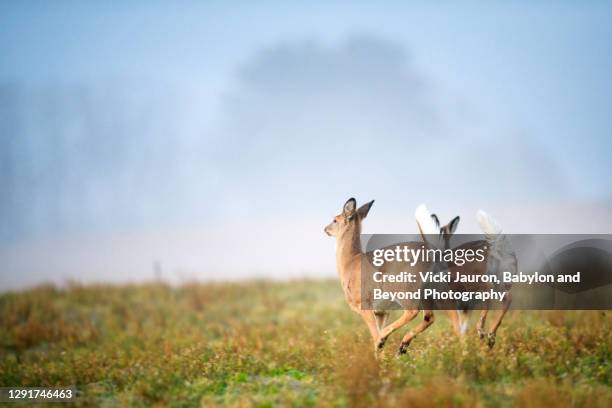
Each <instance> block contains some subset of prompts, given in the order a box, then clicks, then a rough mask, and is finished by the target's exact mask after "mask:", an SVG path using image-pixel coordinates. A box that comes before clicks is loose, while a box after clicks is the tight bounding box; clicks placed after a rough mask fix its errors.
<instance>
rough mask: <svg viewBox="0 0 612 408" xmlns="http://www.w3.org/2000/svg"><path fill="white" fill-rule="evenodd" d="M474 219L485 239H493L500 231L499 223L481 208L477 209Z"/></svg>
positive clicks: (497, 236)
mask: <svg viewBox="0 0 612 408" xmlns="http://www.w3.org/2000/svg"><path fill="white" fill-rule="evenodd" d="M476 220H477V221H478V225H480V229H482V232H484V234H485V237H486V238H487V241H495V240H496V239H497V238H499V235H501V233H502V228H501V225H499V223H498V222H497V221H495V220H494V219H493V217H491V216H490V215H489V214H487V213H486V212H484V211H483V210H478V212H477V213H476Z"/></svg>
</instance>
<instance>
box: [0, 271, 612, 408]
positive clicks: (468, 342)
mask: <svg viewBox="0 0 612 408" xmlns="http://www.w3.org/2000/svg"><path fill="white" fill-rule="evenodd" d="M475 318H476V316H475V315H474V316H472V320H475ZM419 319H420V317H419ZM416 322H417V321H415V322H413V323H412V324H411V325H410V326H413V325H415V324H416ZM610 327H611V323H610V314H609V313H604V312H511V313H509V315H508V316H507V318H506V320H505V321H504V324H503V325H502V327H501V329H500V330H499V332H498V337H497V344H496V345H495V348H494V349H493V350H488V349H487V348H486V346H484V345H482V344H480V342H479V341H478V339H477V338H476V337H477V336H476V335H475V333H474V325H473V323H472V325H471V327H470V333H469V335H468V336H467V337H466V338H465V339H463V340H459V339H457V338H456V337H455V336H453V334H452V331H451V329H450V324H449V322H448V321H447V319H446V316H445V313H443V312H438V313H437V315H436V322H435V323H434V325H433V326H432V327H431V328H430V329H429V330H427V331H425V332H424V333H423V334H422V335H420V336H419V337H417V338H416V339H415V340H414V341H413V342H412V344H411V345H410V350H409V352H408V354H407V355H404V356H402V357H397V356H396V355H395V353H396V351H397V348H398V346H399V342H400V339H401V335H400V334H399V333H396V334H394V335H393V336H391V337H390V339H389V341H388V342H387V345H386V350H385V352H384V353H383V354H382V355H381V356H380V358H379V359H375V358H374V353H373V345H372V343H371V341H370V339H369V335H368V333H367V329H366V326H365V324H363V323H362V322H361V320H360V318H359V317H358V316H357V315H356V314H354V313H353V312H351V311H350V310H349V308H348V306H347V305H346V304H345V303H344V299H343V294H342V291H341V289H340V285H339V283H338V282H335V281H295V282H287V283H270V282H260V281H256V282H246V283H241V284H229V283H228V284H207V285H200V284H190V285H184V286H182V287H178V288H173V287H170V286H166V285H162V284H147V285H133V286H110V285H108V286H107V285H99V286H79V285H73V286H70V287H68V288H66V289H57V288H54V287H51V286H44V287H39V288H35V289H32V290H28V291H25V292H20V293H5V294H2V295H0V385H1V386H60V385H70V384H75V385H76V387H77V389H78V390H79V400H78V404H80V405H84V406H90V405H96V406H98V405H102V406H117V405H120V406H127V405H129V406H150V405H157V406H200V405H202V406H214V405H220V406H221V405H223V406H225V405H230V406H260V407H267V406H285V405H290V406H415V407H420V406H441V407H461V406H466V407H474V406H476V407H477V406H514V405H519V406H528V407H529V406H533V407H552V406H584V407H597V406H600V407H606V408H607V407H609V406H612V391H611V385H612V338H611V337H612V336H610V334H611V333H610ZM402 334H403V331H402Z"/></svg>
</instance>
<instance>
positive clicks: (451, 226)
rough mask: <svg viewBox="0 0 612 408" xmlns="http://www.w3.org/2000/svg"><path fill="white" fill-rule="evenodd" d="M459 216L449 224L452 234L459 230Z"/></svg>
mask: <svg viewBox="0 0 612 408" xmlns="http://www.w3.org/2000/svg"><path fill="white" fill-rule="evenodd" d="M459 219H460V218H459V216H456V217H455V218H453V219H452V220H451V222H449V223H448V230H449V231H450V233H451V234H454V233H455V230H456V229H457V226H458V225H459Z"/></svg>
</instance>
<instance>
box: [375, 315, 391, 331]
mask: <svg viewBox="0 0 612 408" xmlns="http://www.w3.org/2000/svg"><path fill="white" fill-rule="evenodd" d="M374 316H376V327H378V332H379V333H380V331H381V330H382V329H383V328H384V327H385V321H386V320H387V316H389V313H387V312H385V311H382V310H377V311H375V312H374Z"/></svg>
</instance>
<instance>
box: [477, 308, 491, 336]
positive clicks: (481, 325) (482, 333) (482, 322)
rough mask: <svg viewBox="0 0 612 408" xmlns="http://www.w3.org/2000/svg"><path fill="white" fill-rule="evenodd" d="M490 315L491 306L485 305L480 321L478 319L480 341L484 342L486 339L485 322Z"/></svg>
mask: <svg viewBox="0 0 612 408" xmlns="http://www.w3.org/2000/svg"><path fill="white" fill-rule="evenodd" d="M488 313H489V305H488V304H487V305H485V306H484V309H482V311H481V312H480V319H478V326H476V330H477V331H478V336H479V337H480V340H484V338H485V329H484V327H485V322H486V321H487V314H488Z"/></svg>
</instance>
